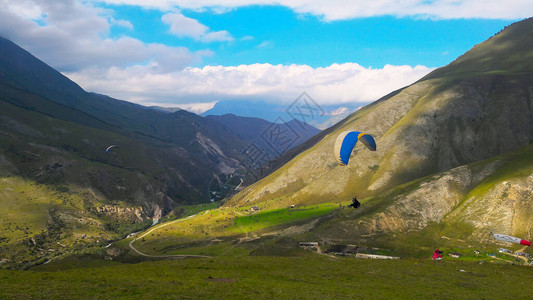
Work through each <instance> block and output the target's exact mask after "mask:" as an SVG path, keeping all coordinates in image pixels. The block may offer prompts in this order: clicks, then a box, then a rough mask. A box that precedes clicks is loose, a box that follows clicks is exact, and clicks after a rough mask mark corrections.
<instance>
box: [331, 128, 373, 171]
mask: <svg viewBox="0 0 533 300" xmlns="http://www.w3.org/2000/svg"><path fill="white" fill-rule="evenodd" d="M357 141H361V142H362V143H363V144H364V145H365V146H366V147H367V148H368V149H369V150H370V151H376V141H374V138H373V137H372V136H371V135H370V134H368V133H363V132H359V131H345V132H343V133H341V134H339V136H338V137H337V140H336V141H335V146H334V147H333V153H334V155H335V158H336V159H337V162H338V163H339V165H341V166H346V165H348V161H349V160H350V155H351V154H352V151H353V148H354V147H355V144H356V143H357Z"/></svg>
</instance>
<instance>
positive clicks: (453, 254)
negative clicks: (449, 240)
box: [448, 252, 461, 258]
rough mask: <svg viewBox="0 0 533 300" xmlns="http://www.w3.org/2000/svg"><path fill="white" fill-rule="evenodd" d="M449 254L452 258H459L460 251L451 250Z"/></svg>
mask: <svg viewBox="0 0 533 300" xmlns="http://www.w3.org/2000/svg"><path fill="white" fill-rule="evenodd" d="M448 255H449V256H451V257H453V258H459V257H461V253H458V252H453V253H450V254H448Z"/></svg>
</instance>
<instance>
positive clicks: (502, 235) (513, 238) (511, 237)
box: [492, 233, 531, 246]
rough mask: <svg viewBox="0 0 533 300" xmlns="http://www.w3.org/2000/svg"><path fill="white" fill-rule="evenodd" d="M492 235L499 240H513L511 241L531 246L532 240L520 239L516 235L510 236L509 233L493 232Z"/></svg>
mask: <svg viewBox="0 0 533 300" xmlns="http://www.w3.org/2000/svg"><path fill="white" fill-rule="evenodd" d="M492 236H494V239H496V240H498V241H502V242H511V243H516V244H520V245H524V246H531V242H530V241H526V240H523V239H520V238H517V237H514V236H509V235H505V234H500V233H492Z"/></svg>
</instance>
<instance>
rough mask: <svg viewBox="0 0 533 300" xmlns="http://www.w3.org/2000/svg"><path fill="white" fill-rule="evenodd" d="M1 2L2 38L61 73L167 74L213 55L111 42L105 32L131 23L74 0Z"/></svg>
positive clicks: (127, 41)
mask: <svg viewBox="0 0 533 300" xmlns="http://www.w3.org/2000/svg"><path fill="white" fill-rule="evenodd" d="M1 3H2V4H3V7H2V9H1V10H0V36H3V37H5V38H8V39H10V40H12V41H13V42H15V43H17V44H18V45H19V46H21V47H23V48H24V49H26V50H28V51H29V52H30V53H32V54H33V55H35V56H37V57H38V58H39V59H41V60H43V61H45V62H46V63H48V64H50V65H51V66H52V67H54V68H56V69H59V70H62V71H67V72H73V71H77V70H80V69H83V68H87V67H102V68H110V67H112V66H115V67H126V66H131V65H135V64H142V65H146V66H149V67H150V68H151V69H152V72H166V71H170V70H176V69H181V68H183V67H185V66H188V65H190V64H192V63H195V62H198V61H200V60H201V58H202V57H203V56H206V55H212V52H211V51H209V50H204V51H196V52H191V51H189V50H188V49H187V48H184V47H169V46H165V45H162V44H155V43H150V44H149V43H144V42H142V41H140V40H138V39H135V38H132V37H128V36H123V37H120V38H111V37H109V31H110V27H111V26H113V25H114V24H116V25H119V26H124V27H126V28H132V27H133V25H131V23H130V22H128V21H125V20H115V19H114V18H113V16H112V15H113V12H112V11H110V10H106V9H102V8H98V7H94V6H92V5H91V4H90V3H85V2H83V3H82V2H78V1H74V0H65V1H53V0H49V1H44V0H42V1H37V0H20V1H3V2H1ZM27 8H31V9H28V10H26V9H27Z"/></svg>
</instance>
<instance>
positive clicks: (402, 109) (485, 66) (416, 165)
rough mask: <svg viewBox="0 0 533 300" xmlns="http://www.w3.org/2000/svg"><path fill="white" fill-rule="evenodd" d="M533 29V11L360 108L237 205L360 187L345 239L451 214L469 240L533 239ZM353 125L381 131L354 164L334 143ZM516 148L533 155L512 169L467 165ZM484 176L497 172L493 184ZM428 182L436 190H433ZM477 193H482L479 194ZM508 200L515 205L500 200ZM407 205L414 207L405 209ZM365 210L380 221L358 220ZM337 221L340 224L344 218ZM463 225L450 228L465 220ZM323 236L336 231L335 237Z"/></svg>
mask: <svg viewBox="0 0 533 300" xmlns="http://www.w3.org/2000/svg"><path fill="white" fill-rule="evenodd" d="M532 28H533V19H527V20H524V21H522V22H518V23H515V24H513V25H511V26H509V27H508V28H506V29H505V30H503V31H502V32H500V33H499V34H497V35H495V36H494V37H492V38H490V39H489V40H487V41H486V42H483V43H481V44H479V45H477V46H476V47H474V48H473V49H472V50H471V51H469V52H467V53H465V54H464V55H463V56H461V57H460V58H458V59H457V60H456V61H454V62H453V63H451V64H450V65H448V66H446V67H444V68H441V69H437V70H435V71H434V72H432V73H430V74H429V75H428V76H426V77H425V78H423V79H421V80H420V81H418V82H416V83H415V84H413V85H411V86H408V87H405V88H403V89H401V90H398V91H396V92H394V93H391V94H390V95H387V96H385V97H383V98H382V99H380V100H378V101H376V102H374V103H372V104H370V105H368V106H366V107H364V108H362V109H360V110H359V111H357V112H356V113H354V114H352V115H351V116H349V117H348V118H346V119H345V120H343V121H342V122H340V123H338V124H337V125H335V126H334V127H333V128H331V130H328V131H325V132H323V133H321V134H319V135H318V136H316V137H315V138H314V140H315V141H316V144H314V145H311V142H309V143H308V144H307V145H303V146H302V147H301V148H300V150H301V152H300V153H296V152H293V153H290V154H289V155H291V156H292V157H294V158H293V159H291V160H290V161H288V162H287V163H286V164H285V165H283V166H281V167H279V169H277V170H276V171H275V172H273V173H272V174H270V175H269V176H267V177H266V178H264V179H263V180H261V181H259V182H257V183H256V184H254V185H252V186H250V187H248V188H246V189H245V190H243V191H242V192H241V193H239V194H237V195H236V196H235V197H233V199H231V201H229V202H228V203H227V206H228V207H238V206H246V205H252V204H253V205H258V206H260V207H261V206H262V205H266V203H268V205H269V207H287V206H289V205H311V204H317V203H341V202H344V203H345V202H346V201H349V200H350V199H351V198H352V197H353V196H354V195H356V196H357V197H358V198H359V199H368V200H365V201H364V202H365V203H364V204H363V206H362V208H361V209H359V210H355V211H353V212H350V213H347V215H346V216H344V217H343V218H344V221H345V222H348V224H349V226H346V227H344V230H345V232H339V233H338V234H337V235H336V236H337V237H338V238H339V239H342V237H346V238H348V237H350V236H351V237H353V238H357V239H359V240H365V239H364V238H361V237H363V236H368V237H372V236H373V237H374V238H373V239H374V240H375V239H377V236H382V235H385V232H391V234H392V233H394V232H404V231H409V230H417V231H421V230H423V229H424V228H426V227H428V226H430V224H433V223H438V224H440V223H442V222H447V223H446V224H456V225H457V224H468V226H471V227H468V228H469V230H465V233H466V232H467V233H468V234H464V235H462V237H463V238H469V239H475V238H476V237H479V236H482V235H486V234H487V232H488V231H487V230H489V231H490V229H491V228H501V230H502V231H504V232H506V233H516V234H524V236H525V237H531V236H530V235H531V234H533V233H530V232H529V227H531V224H532V223H531V222H532V221H533V220H530V219H528V218H527V217H525V216H522V215H521V214H524V215H530V214H531V213H532V212H533V211H532V210H531V209H532V208H531V207H530V206H529V204H527V203H528V202H529V201H531V199H532V198H531V195H533V187H532V186H531V185H528V182H530V180H531V178H530V175H531V172H532V169H531V167H532V162H531V157H530V156H528V155H529V153H530V152H531V147H530V146H528V145H530V144H531V142H532V141H533V93H532V91H533V65H532V64H531V59H530V57H531V55H533V50H532V49H533V48H532V47H529V46H527V45H531V44H532V42H533V34H532V33H533V29H532ZM502 58H503V59H502ZM346 130H356V131H363V132H367V133H371V134H372V135H373V136H374V137H375V138H376V142H377V145H378V150H377V151H376V152H370V151H368V150H367V149H366V148H364V146H361V145H358V146H356V150H355V154H354V155H353V157H352V158H351V159H350V164H349V165H348V166H347V167H342V166H338V165H337V163H336V161H335V159H334V157H333V154H332V152H333V144H334V142H335V139H336V137H337V135H338V134H339V133H341V132H343V131H346ZM524 147H525V148H524ZM518 149H522V150H518ZM515 150H517V151H522V152H523V153H522V156H525V158H524V159H519V158H516V160H517V161H516V162H513V163H511V164H510V166H512V167H508V168H509V169H507V170H506V171H502V169H501V168H500V167H498V168H492V169H491V168H489V167H487V168H483V169H482V170H480V171H475V172H474V171H469V172H470V173H469V174H467V175H468V176H470V177H468V176H467V177H465V176H466V175H465V174H463V173H462V171H461V170H463V171H464V170H469V168H470V167H469V166H472V165H471V164H472V163H474V164H475V163H476V162H480V161H486V160H489V161H490V160H492V159H496V158H495V157H498V156H499V155H511V156H510V157H515V156H513V154H507V153H511V152H510V151H515ZM519 156H520V155H519ZM506 159H507V158H506ZM506 159H504V160H506ZM508 159H509V160H510V161H514V160H515V158H508ZM474 166H475V165H474ZM508 166H509V165H508ZM502 168H503V167H502ZM500 172H501V174H507V175H509V174H511V173H514V172H516V174H521V175H520V176H518V175H516V176H518V177H519V178H520V179H517V178H518V177H517V178H514V177H513V176H514V175H513V176H510V175H509V177H513V178H514V179H516V180H517V182H516V183H513V181H509V180H508V179H506V176H502V177H499V175H498V174H500ZM428 176H429V177H428ZM432 176H436V177H435V178H434V177H432ZM442 176H444V177H445V178H448V179H447V180H449V181H451V182H452V183H453V184H452V185H451V187H450V188H449V190H446V189H447V188H446V186H447V182H448V181H439V180H438V179H437V178H440V177H442ZM428 178H429V179H428ZM514 179H513V180H514ZM421 180H422V181H421ZM428 180H429V181H428ZM483 180H491V181H490V182H491V185H490V186H489V185H487V184H486V183H484V181H483ZM413 182H419V184H414V183H413ZM504 183H505V184H507V185H509V184H511V185H512V187H511V186H509V187H508V188H509V189H512V190H513V191H514V192H510V191H508V192H497V191H492V190H491V191H492V192H490V193H489V192H487V193H482V194H481V192H480V191H485V190H487V189H492V188H493V187H492V186H497V187H498V188H497V190H498V191H499V190H501V189H504V187H506V186H507V185H505V184H504ZM514 184H516V187H515V186H514ZM428 186H433V188H432V189H430V190H429V191H425V192H424V189H425V188H426V187H428ZM403 189H408V190H409V191H411V192H410V193H415V194H416V193H419V194H420V195H422V197H423V198H421V199H419V200H420V201H419V200H417V199H414V198H412V197H410V196H409V197H408V195H411V194H406V192H405V191H403ZM442 189H445V190H446V191H443V190H442ZM455 189H457V190H455ZM470 192H471V193H474V194H475V195H477V196H475V197H474V196H472V195H474V194H472V195H470V196H469V195H468V193H470ZM511 195H513V197H515V198H512V199H513V200H510V199H511ZM500 198H501V199H503V198H507V199H508V200H507V201H509V203H514V204H509V205H505V206H503V207H501V206H498V203H499V202H498V201H500V200H497V199H500ZM367 201H368V202H367ZM417 201H419V202H417ZM502 201H503V200H502ZM373 203H376V204H375V205H374V204H373ZM520 203H522V204H520ZM465 205H466V206H465ZM406 207H411V208H410V209H408V210H404V209H403V208H406ZM474 207H475V208H474ZM516 209H520V211H521V212H520V213H517V212H516ZM393 212H394V213H393ZM421 212H423V213H421ZM489 212H499V213H500V214H504V215H506V216H509V219H508V220H506V221H505V222H504V223H505V224H503V225H502V224H499V223H498V222H500V221H499V220H498V217H497V216H498V213H489ZM363 213H364V217H365V220H366V221H365V222H368V224H372V226H370V225H368V226H366V225H365V226H362V227H361V226H356V224H359V222H361V217H363V215H361V214H363ZM428 216H429V217H428ZM335 220H336V221H332V222H333V223H332V224H335V225H334V226H332V227H331V228H332V229H334V228H336V227H338V224H339V223H342V222H344V221H340V220H341V219H337V218H335ZM444 220H445V221H444ZM452 221H453V222H452ZM365 224H366V223H365ZM413 224H416V226H413ZM456 225H450V226H451V227H450V228H460V227H461V226H462V225H461V226H459V225H457V226H456ZM504 225H505V226H504ZM454 226H455V227H454ZM465 226H466V225H465ZM341 228H342V227H341ZM354 228H360V229H357V230H354ZM387 228H389V229H390V230H388V231H387V230H385V229H387ZM350 232H351V233H352V234H353V235H352V234H350ZM320 237H321V238H324V239H327V237H326V235H320ZM367 241H368V239H367Z"/></svg>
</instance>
